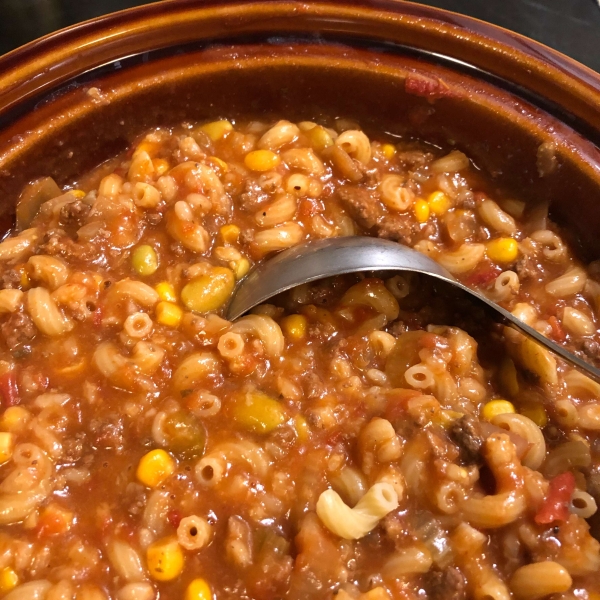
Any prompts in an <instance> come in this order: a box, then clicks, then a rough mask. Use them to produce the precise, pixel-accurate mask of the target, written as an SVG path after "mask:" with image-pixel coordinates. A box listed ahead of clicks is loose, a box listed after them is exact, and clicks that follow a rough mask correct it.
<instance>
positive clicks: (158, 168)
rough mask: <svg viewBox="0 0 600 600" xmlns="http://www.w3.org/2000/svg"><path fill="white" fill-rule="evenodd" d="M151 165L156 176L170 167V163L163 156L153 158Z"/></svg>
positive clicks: (162, 173)
mask: <svg viewBox="0 0 600 600" xmlns="http://www.w3.org/2000/svg"><path fill="white" fill-rule="evenodd" d="M152 165H153V166H154V172H155V173H156V176H157V177H160V176H161V175H164V174H165V173H166V172H167V171H168V170H169V169H170V168H171V165H170V164H169V162H168V161H166V160H165V159H164V158H155V159H154V160H153V161H152Z"/></svg>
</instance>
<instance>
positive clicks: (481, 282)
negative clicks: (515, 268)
mask: <svg viewBox="0 0 600 600" xmlns="http://www.w3.org/2000/svg"><path fill="white" fill-rule="evenodd" d="M501 272H502V269H499V268H498V267H495V266H492V265H491V264H489V263H488V264H484V265H481V266H480V267H479V268H478V269H477V270H476V271H475V272H474V273H471V274H470V275H469V276H468V277H467V279H466V280H465V285H468V286H478V287H483V286H485V285H488V284H489V283H491V282H492V281H494V279H496V277H498V275H500V273H501Z"/></svg>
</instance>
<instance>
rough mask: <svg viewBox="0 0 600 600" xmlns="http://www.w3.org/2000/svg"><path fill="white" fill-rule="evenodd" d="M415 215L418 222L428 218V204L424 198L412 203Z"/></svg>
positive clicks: (423, 221)
mask: <svg viewBox="0 0 600 600" xmlns="http://www.w3.org/2000/svg"><path fill="white" fill-rule="evenodd" d="M414 211H415V217H416V218H417V221H419V223H425V222H426V221H427V219H429V212H430V209H429V204H428V203H427V201H426V200H423V199H422V198H419V199H418V200H416V201H415V203H414Z"/></svg>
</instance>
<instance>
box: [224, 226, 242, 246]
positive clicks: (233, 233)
mask: <svg viewBox="0 0 600 600" xmlns="http://www.w3.org/2000/svg"><path fill="white" fill-rule="evenodd" d="M240 232H241V230H240V228H239V227H238V226H237V225H223V227H221V229H219V233H220V234H221V238H222V239H223V242H224V243H226V244H235V243H236V242H237V241H238V238H239V237H240Z"/></svg>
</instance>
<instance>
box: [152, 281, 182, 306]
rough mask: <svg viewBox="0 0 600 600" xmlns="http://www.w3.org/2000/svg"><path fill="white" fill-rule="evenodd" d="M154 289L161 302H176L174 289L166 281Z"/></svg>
mask: <svg viewBox="0 0 600 600" xmlns="http://www.w3.org/2000/svg"><path fill="white" fill-rule="evenodd" d="M154 289H155V290H156V292H157V294H158V296H159V297H160V299H161V300H164V301H165V302H177V294H176V293H175V288H174V287H173V286H172V285H171V284H170V283H169V282H168V281H161V282H160V283H158V284H157V285H156V286H155V287H154Z"/></svg>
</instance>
